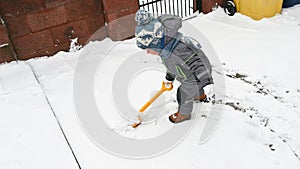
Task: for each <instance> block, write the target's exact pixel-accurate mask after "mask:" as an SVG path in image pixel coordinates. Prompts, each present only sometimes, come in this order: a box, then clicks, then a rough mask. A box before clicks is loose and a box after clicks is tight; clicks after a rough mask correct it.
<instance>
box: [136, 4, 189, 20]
mask: <svg viewBox="0 0 300 169" xmlns="http://www.w3.org/2000/svg"><path fill="white" fill-rule="evenodd" d="M138 2H139V7H140V9H144V10H146V11H148V12H151V13H153V15H154V16H159V15H161V14H172V15H177V16H180V17H182V18H186V17H189V16H190V15H192V14H193V13H194V0H138Z"/></svg>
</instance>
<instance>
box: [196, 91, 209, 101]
mask: <svg viewBox="0 0 300 169" xmlns="http://www.w3.org/2000/svg"><path fill="white" fill-rule="evenodd" d="M194 101H195V102H204V103H207V102H208V99H207V97H206V94H205V93H203V94H202V95H201V96H196V97H195V98H194Z"/></svg>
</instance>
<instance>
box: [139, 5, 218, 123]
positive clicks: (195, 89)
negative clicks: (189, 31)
mask: <svg viewBox="0 0 300 169" xmlns="http://www.w3.org/2000/svg"><path fill="white" fill-rule="evenodd" d="M135 20H136V22H137V26H136V30H135V36H136V41H137V45H138V47H139V48H141V49H145V50H146V51H147V53H150V54H153V55H159V56H160V57H161V59H162V61H163V63H164V64H165V66H166V68H167V74H166V80H165V83H167V84H169V83H173V81H174V80H175V78H176V80H178V81H179V82H181V85H180V86H179V88H178V90H177V102H178V111H177V112H176V113H174V114H172V115H170V116H169V120H170V121H171V122H172V123H179V122H182V121H185V120H189V119H191V112H192V110H193V101H200V102H205V101H207V98H206V95H205V93H204V90H203V88H204V87H205V86H206V85H209V84H212V83H213V79H212V76H211V65H210V63H209V60H208V59H207V57H206V55H205V54H204V53H203V51H202V50H201V46H200V44H199V43H198V42H197V41H196V40H194V39H193V38H189V37H184V36H183V35H182V33H180V32H178V30H179V29H180V28H181V26H182V19H181V18H180V17H177V16H173V15H162V16H160V17H158V18H155V17H152V16H151V14H150V13H148V12H147V11H144V10H139V11H137V13H136V17H135Z"/></svg>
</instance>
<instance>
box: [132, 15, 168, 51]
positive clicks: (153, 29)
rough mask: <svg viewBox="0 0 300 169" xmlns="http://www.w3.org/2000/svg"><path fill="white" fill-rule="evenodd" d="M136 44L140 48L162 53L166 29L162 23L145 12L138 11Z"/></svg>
mask: <svg viewBox="0 0 300 169" xmlns="http://www.w3.org/2000/svg"><path fill="white" fill-rule="evenodd" d="M135 20H136V22H137V26H136V28H135V37H136V43H137V46H138V47H139V48H142V49H146V48H150V49H153V50H155V51H158V52H160V51H161V49H162V48H163V46H164V28H163V25H162V24H161V22H160V21H159V20H158V19H157V18H154V17H152V16H151V14H150V13H149V12H147V11H145V10H138V11H137V13H136V15H135Z"/></svg>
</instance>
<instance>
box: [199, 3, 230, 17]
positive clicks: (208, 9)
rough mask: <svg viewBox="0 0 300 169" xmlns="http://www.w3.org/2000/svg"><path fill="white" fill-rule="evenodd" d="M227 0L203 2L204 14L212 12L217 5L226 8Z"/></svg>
mask: <svg viewBox="0 0 300 169" xmlns="http://www.w3.org/2000/svg"><path fill="white" fill-rule="evenodd" d="M226 2H227V0H202V12H203V13H205V14H206V13H209V12H211V11H212V8H213V7H214V6H216V5H218V6H221V7H224V5H225V3H226Z"/></svg>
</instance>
